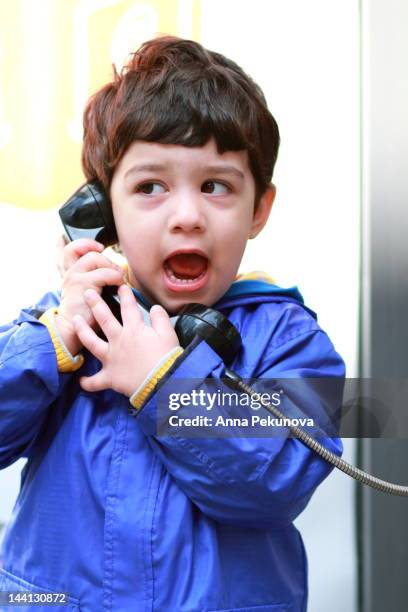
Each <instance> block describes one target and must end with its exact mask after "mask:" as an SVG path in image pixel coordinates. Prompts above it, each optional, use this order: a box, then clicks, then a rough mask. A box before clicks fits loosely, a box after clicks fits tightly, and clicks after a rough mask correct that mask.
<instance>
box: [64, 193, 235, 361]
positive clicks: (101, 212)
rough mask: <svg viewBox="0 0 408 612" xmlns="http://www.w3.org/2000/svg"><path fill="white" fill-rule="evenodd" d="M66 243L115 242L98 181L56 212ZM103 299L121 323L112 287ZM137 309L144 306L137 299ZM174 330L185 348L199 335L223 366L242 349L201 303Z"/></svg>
mask: <svg viewBox="0 0 408 612" xmlns="http://www.w3.org/2000/svg"><path fill="white" fill-rule="evenodd" d="M59 215H60V217H61V221H62V223H63V225H64V228H65V231H66V234H67V236H68V238H69V240H76V239H78V238H91V239H92V240H97V241H98V242H101V243H102V244H103V245H105V247H108V246H111V245H113V244H115V243H116V242H118V238H117V233H116V228H115V221H114V218H113V213H112V205H111V202H110V199H109V196H108V195H107V193H106V191H105V190H104V188H103V187H102V185H101V184H100V183H99V182H98V181H92V182H90V183H85V184H84V185H82V186H81V187H80V188H79V189H78V190H77V191H75V193H73V194H72V196H71V197H70V198H68V200H67V201H66V202H65V204H63V205H62V206H61V208H60V209H59ZM102 297H103V299H104V300H105V302H106V303H107V304H108V306H109V308H110V309H111V310H112V312H113V314H114V315H115V317H116V318H117V319H118V320H119V321H121V313H120V302H119V298H118V296H117V289H116V288H115V287H109V286H108V287H105V288H104V289H103V291H102ZM138 303H139V306H140V308H142V310H144V311H145V312H147V311H146V308H145V305H144V304H143V303H142V302H141V301H140V300H138ZM175 331H176V334H177V337H178V339H179V342H180V345H181V346H182V347H183V348H185V347H186V346H188V345H189V344H190V343H191V342H192V340H193V339H194V338H195V337H196V336H197V335H198V336H200V337H201V338H203V339H204V340H206V342H207V343H208V344H209V345H210V346H211V348H213V350H215V352H216V353H217V354H218V355H219V356H220V357H221V358H222V360H223V361H224V363H226V364H228V363H231V362H232V361H233V359H234V357H235V355H236V354H237V352H238V350H239V348H240V346H241V337H240V335H239V332H238V331H237V329H236V328H235V327H234V325H233V324H232V323H231V322H230V321H229V320H228V319H227V318H226V317H225V316H224V315H223V314H221V313H220V312H217V311H216V310H213V309H212V308H209V307H208V306H203V305H202V304H188V305H187V306H185V307H184V308H183V309H182V310H181V312H180V313H179V314H178V316H177V320H176V322H175Z"/></svg>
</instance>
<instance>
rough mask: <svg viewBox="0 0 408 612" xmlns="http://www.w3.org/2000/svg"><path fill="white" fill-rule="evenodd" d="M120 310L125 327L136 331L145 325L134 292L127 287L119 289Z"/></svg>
mask: <svg viewBox="0 0 408 612" xmlns="http://www.w3.org/2000/svg"><path fill="white" fill-rule="evenodd" d="M118 294H119V297H120V310H121V315H122V322H123V326H124V327H130V328H131V329H133V330H135V329H137V328H138V327H139V326H140V325H142V324H143V323H144V319H143V314H142V311H141V309H140V307H139V305H138V303H137V300H136V298H135V296H134V295H133V291H132V290H131V288H130V287H128V286H127V285H122V286H121V287H119V291H118Z"/></svg>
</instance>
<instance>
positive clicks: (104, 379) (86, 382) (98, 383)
mask: <svg viewBox="0 0 408 612" xmlns="http://www.w3.org/2000/svg"><path fill="white" fill-rule="evenodd" d="M79 384H80V385H81V387H82V389H84V391H90V392H93V391H103V390H104V389H110V388H111V380H110V378H109V376H108V375H107V374H106V372H105V370H104V369H103V368H102V370H99V372H97V373H96V374H94V375H93V376H81V378H80V379H79Z"/></svg>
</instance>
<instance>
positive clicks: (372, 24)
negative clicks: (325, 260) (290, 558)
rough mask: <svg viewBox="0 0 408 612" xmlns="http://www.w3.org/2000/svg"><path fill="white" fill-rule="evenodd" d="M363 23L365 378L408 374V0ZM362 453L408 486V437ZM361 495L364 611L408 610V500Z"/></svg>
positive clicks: (374, 1) (365, 7)
mask: <svg viewBox="0 0 408 612" xmlns="http://www.w3.org/2000/svg"><path fill="white" fill-rule="evenodd" d="M362 26H363V28H362V34H363V35H362V49H363V54H362V57H363V62H362V76H363V89H362V93H363V108H362V118H363V209H364V213H363V278H362V287H363V295H362V302H363V311H362V315H363V316H362V374H363V376H370V377H374V378H407V377H408V2H406V0H365V1H363V3H362ZM399 409H400V410H403V411H407V410H408V406H406V405H401V406H400V408H399ZM360 456H361V459H362V465H363V468H364V469H366V470H367V471H369V472H370V473H373V474H375V475H377V476H379V477H381V478H384V479H386V480H390V481H391V482H397V483H401V484H408V440H395V439H394V440H363V441H361V442H360ZM359 495H360V508H359V511H360V516H359V524H360V526H361V533H360V537H361V540H360V544H361V547H360V553H361V563H362V565H361V579H362V581H361V601H362V610H363V612H383V611H384V610H392V611H393V612H406V610H407V609H408V574H407V572H408V498H397V497H391V496H386V495H384V494H382V493H377V492H374V491H372V490H371V489H368V488H364V489H363V490H362V491H361V492H360V493H359Z"/></svg>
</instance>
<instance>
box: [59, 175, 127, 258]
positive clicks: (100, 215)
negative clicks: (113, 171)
mask: <svg viewBox="0 0 408 612" xmlns="http://www.w3.org/2000/svg"><path fill="white" fill-rule="evenodd" d="M59 215H60V217H61V221H62V223H63V225H64V228H65V231H66V233H67V236H68V238H69V239H70V240H76V239H77V238H91V239H93V240H98V241H99V242H102V244H104V245H105V247H108V246H110V245H112V244H115V243H116V242H117V241H118V238H117V234H116V228H115V221H114V219H113V213H112V205H111V202H110V198H109V196H108V194H107V193H106V191H105V190H104V188H103V186H102V185H101V183H100V182H99V181H91V182H90V183H85V184H84V185H82V186H81V187H80V188H79V189H77V190H76V191H75V193H73V194H72V195H71V196H70V197H69V198H68V200H67V201H66V202H65V204H63V205H62V206H61V208H60V209H59Z"/></svg>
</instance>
